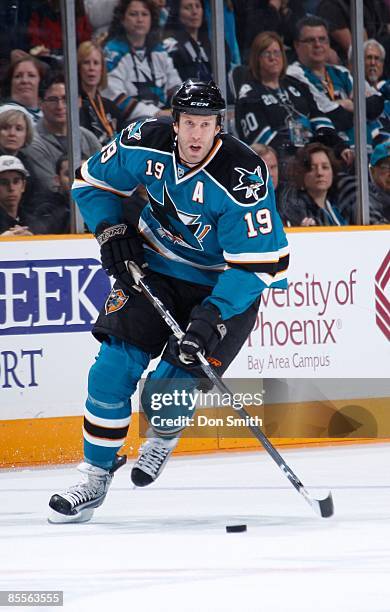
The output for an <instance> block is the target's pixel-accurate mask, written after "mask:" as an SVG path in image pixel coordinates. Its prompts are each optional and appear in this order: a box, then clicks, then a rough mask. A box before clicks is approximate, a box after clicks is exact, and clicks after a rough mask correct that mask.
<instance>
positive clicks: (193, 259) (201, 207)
mask: <svg viewBox="0 0 390 612" xmlns="http://www.w3.org/2000/svg"><path fill="white" fill-rule="evenodd" d="M140 184H141V185H144V186H145V188H146V190H147V193H148V199H149V202H148V204H147V205H146V206H145V208H144V209H143V211H142V213H141V216H140V218H139V224H138V230H139V232H140V233H141V234H142V237H143V239H144V250H145V259H146V261H147V262H148V264H149V267H150V269H151V270H153V271H155V272H159V273H161V274H165V275H168V276H171V277H173V278H178V279H182V280H185V281H188V282H192V283H198V284H202V285H208V286H210V287H212V292H211V294H210V296H209V297H208V298H207V299H206V300H205V302H206V301H207V302H211V303H213V304H214V305H215V306H217V307H218V308H219V310H220V312H221V315H222V318H223V319H229V318H230V317H232V316H234V315H236V314H239V313H241V312H243V311H244V310H246V309H247V308H248V307H249V306H250V305H251V304H252V303H253V302H254V301H255V300H256V299H257V298H258V296H259V295H260V294H261V293H262V291H263V290H264V289H265V288H267V287H275V288H280V289H286V288H287V280H286V270H287V267H288V263H289V249H288V243H287V239H286V235H285V233H284V230H283V226H282V222H281V220H280V217H279V215H278V212H277V210H276V205H275V196H274V190H273V186H272V181H271V179H270V177H269V173H268V170H267V166H266V165H265V163H264V162H263V160H262V159H261V158H260V157H259V156H258V155H256V154H255V153H254V152H253V151H252V150H251V149H250V148H249V147H247V146H246V145H244V144H243V143H242V142H240V141H239V140H237V139H236V138H234V137H233V136H230V135H228V134H221V135H218V136H217V137H216V139H215V141H214V144H213V147H212V149H211V151H210V152H209V154H208V156H207V158H206V159H204V160H203V162H202V163H200V164H199V165H198V166H196V167H194V168H192V169H189V168H186V167H185V166H183V165H181V163H180V161H179V158H178V156H177V154H176V148H175V140H174V133H173V130H172V126H171V125H169V124H168V123H166V122H164V121H161V120H157V119H148V120H146V121H138V122H134V123H132V124H130V125H129V126H128V127H127V128H126V129H125V130H123V131H122V133H121V134H120V135H118V136H117V138H116V139H115V140H113V141H112V142H111V143H109V144H108V145H106V146H105V147H104V148H103V149H102V151H100V152H99V153H97V154H96V155H94V156H93V157H91V158H90V159H89V160H88V161H86V162H85V163H84V164H83V165H82V166H81V168H80V169H79V170H78V171H77V174H76V179H75V181H74V183H73V188H72V197H73V198H74V200H75V201H76V202H77V204H78V206H79V208H80V211H81V213H82V215H83V217H84V220H85V222H86V223H87V225H88V227H89V229H90V230H91V231H95V229H96V227H97V225H98V224H99V223H100V222H101V221H103V220H106V221H108V222H109V223H110V224H116V223H118V222H120V221H121V210H122V202H123V198H124V197H128V196H130V195H131V194H132V193H133V191H134V190H135V189H136V188H137V186H138V185H140Z"/></svg>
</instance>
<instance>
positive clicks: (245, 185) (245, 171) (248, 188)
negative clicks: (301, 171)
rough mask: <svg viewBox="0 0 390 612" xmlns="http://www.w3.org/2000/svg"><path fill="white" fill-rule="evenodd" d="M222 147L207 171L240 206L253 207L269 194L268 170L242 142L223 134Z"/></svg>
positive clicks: (259, 158)
mask: <svg viewBox="0 0 390 612" xmlns="http://www.w3.org/2000/svg"><path fill="white" fill-rule="evenodd" d="M221 138H222V142H223V145H222V147H221V148H220V149H219V151H218V153H217V155H216V156H215V157H214V158H213V159H212V160H211V162H210V163H209V164H208V165H207V167H206V170H207V172H208V173H209V174H210V175H211V177H212V178H213V179H214V181H216V182H217V183H219V185H220V186H221V187H222V189H224V190H225V191H226V192H227V193H228V195H229V196H230V198H231V199H232V200H234V201H235V202H236V204H238V205H239V206H254V205H255V204H258V203H259V202H261V201H262V200H264V199H265V198H266V197H267V195H268V188H267V183H268V168H267V166H266V164H265V162H264V161H263V160H262V159H261V157H259V156H258V155H257V153H255V152H254V151H252V149H251V148H250V147H248V146H247V145H245V144H244V143H243V142H241V141H240V140H238V139H237V138H235V137H234V136H231V135H230V134H222V136H221Z"/></svg>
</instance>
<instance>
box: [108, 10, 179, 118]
mask: <svg viewBox="0 0 390 612" xmlns="http://www.w3.org/2000/svg"><path fill="white" fill-rule="evenodd" d="M158 20H159V12H158V9H157V7H156V4H155V3H154V2H153V0H120V2H119V3H118V5H117V7H116V8H115V10H114V16H113V20H112V22H111V25H110V29H109V33H108V41H107V43H106V46H105V56H106V60H107V68H108V87H107V89H106V90H104V92H103V93H104V95H106V96H107V97H108V98H110V99H111V100H113V101H114V102H116V103H117V105H118V106H119V108H120V110H121V111H122V112H123V114H124V116H125V117H126V118H127V119H140V118H147V117H158V116H161V115H164V114H165V115H168V114H170V111H169V110H168V106H169V102H170V98H171V95H172V93H173V91H174V90H175V89H176V87H178V86H179V85H180V83H181V79H180V77H179V75H178V73H177V71H176V69H175V68H174V66H173V63H172V60H171V58H170V57H169V55H168V53H167V52H166V51H165V50H164V49H163V48H162V45H161V44H160V43H159V29H158Z"/></svg>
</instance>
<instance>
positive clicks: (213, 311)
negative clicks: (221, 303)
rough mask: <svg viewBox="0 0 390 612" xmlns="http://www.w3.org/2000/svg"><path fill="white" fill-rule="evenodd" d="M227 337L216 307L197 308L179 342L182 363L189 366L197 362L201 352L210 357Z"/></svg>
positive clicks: (193, 310)
mask: <svg viewBox="0 0 390 612" xmlns="http://www.w3.org/2000/svg"><path fill="white" fill-rule="evenodd" d="M225 335H226V326H225V325H224V323H223V321H222V319H221V314H220V312H219V310H218V309H217V308H216V307H215V306H212V305H211V304H207V305H206V306H195V307H194V308H193V309H192V311H191V315H190V322H189V324H188V327H187V330H186V333H185V334H184V336H183V338H182V339H181V340H179V342H178V345H179V346H178V348H179V355H178V357H179V359H180V361H181V362H182V363H184V364H185V365H187V366H188V365H192V364H194V363H195V362H196V361H197V359H196V353H198V352H199V351H200V352H201V353H202V354H203V355H210V354H211V353H212V352H213V351H214V349H215V348H216V346H217V345H218V343H219V342H220V341H221V340H222V339H223V338H224V337H225Z"/></svg>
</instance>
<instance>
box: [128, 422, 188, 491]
mask: <svg viewBox="0 0 390 612" xmlns="http://www.w3.org/2000/svg"><path fill="white" fill-rule="evenodd" d="M146 437H147V440H146V442H145V443H144V444H143V445H142V446H141V448H140V454H139V457H138V459H137V461H136V462H135V464H134V466H133V469H132V470H131V480H132V482H133V484H135V485H136V486H137V487H146V486H147V485H149V484H150V483H152V482H154V481H155V480H156V478H157V477H158V476H159V475H160V474H161V472H162V471H163V469H164V467H165V465H166V463H167V461H168V459H169V457H170V456H171V454H172V452H173V451H174V449H175V447H176V445H177V443H178V441H179V436H177V437H176V438H171V439H170V440H168V439H166V438H162V437H160V436H158V435H157V434H156V433H155V432H154V431H153V430H152V429H148V431H147V432H146Z"/></svg>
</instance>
